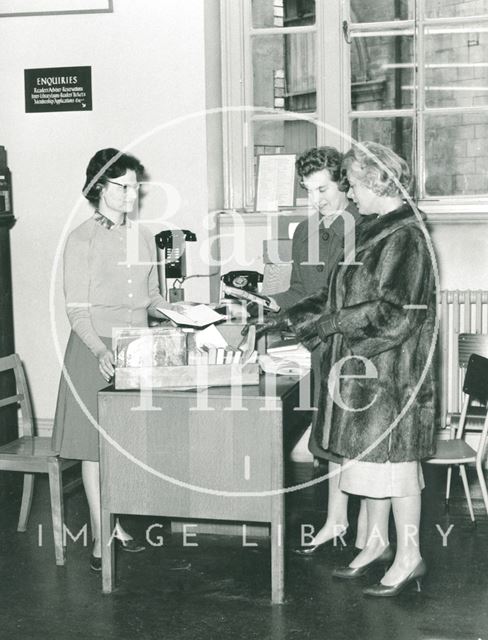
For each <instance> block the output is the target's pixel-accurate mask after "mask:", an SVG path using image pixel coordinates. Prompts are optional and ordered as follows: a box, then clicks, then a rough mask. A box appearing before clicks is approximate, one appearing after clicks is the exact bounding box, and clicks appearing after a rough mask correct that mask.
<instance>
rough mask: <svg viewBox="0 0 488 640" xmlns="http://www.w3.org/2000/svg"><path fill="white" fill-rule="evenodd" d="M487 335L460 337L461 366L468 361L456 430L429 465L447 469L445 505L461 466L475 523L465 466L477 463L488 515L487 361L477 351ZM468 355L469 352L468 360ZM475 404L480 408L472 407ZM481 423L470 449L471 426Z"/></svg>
mask: <svg viewBox="0 0 488 640" xmlns="http://www.w3.org/2000/svg"><path fill="white" fill-rule="evenodd" d="M487 340H488V336H483V335H471V336H467V335H466V334H463V335H460V337H459V361H460V364H461V365H462V363H463V362H465V361H466V360H467V369H466V375H465V377H464V383H463V388H462V390H463V394H464V401H463V405H462V410H461V414H460V416H459V419H458V421H457V422H458V424H457V426H456V427H455V429H453V428H452V429H451V439H450V440H444V441H441V442H439V443H438V446H437V451H436V454H435V456H434V457H432V458H429V459H428V460H426V462H428V463H430V464H436V465H444V466H447V467H448V477H447V486H446V505H447V504H448V502H449V494H450V485H451V471H452V466H453V465H457V466H459V473H460V475H461V479H462V482H463V486H464V492H465V494H466V500H467V502H468V508H469V514H470V516H471V520H472V521H473V522H474V521H475V517H474V511H473V504H472V501H471V495H470V492H469V484H468V479H467V475H466V465H467V464H474V465H475V467H476V473H477V475H478V480H479V483H480V487H481V492H482V495H483V501H484V503H485V508H486V511H487V513H488V491H487V487H486V480H485V476H484V473H483V460H484V454H485V449H486V441H487V436H488V409H487V401H488V358H485V357H483V356H481V355H478V353H476V351H477V350H481V351H483V352H484V351H485V348H486V344H487ZM467 352H469V353H470V355H469V359H467V357H466V356H467ZM473 401H474V402H475V403H476V402H478V403H479V405H478V406H477V405H476V404H473ZM480 423H481V433H480V436H479V440H478V445H477V447H476V449H474V448H473V447H472V446H470V445H469V444H468V443H467V442H466V440H465V439H464V438H465V435H466V430H467V427H468V426H469V425H472V426H474V430H475V431H479V427H480Z"/></svg>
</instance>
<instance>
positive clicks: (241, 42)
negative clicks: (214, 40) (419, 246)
mask: <svg viewBox="0 0 488 640" xmlns="http://www.w3.org/2000/svg"><path fill="white" fill-rule="evenodd" d="M220 5H221V36H222V62H223V64H222V106H223V111H224V113H223V142H224V149H223V152H224V207H225V208H226V209H241V210H253V207H252V205H253V202H254V168H253V163H254V149H253V140H252V129H251V127H252V120H253V119H256V120H267V121H269V120H278V121H284V120H292V119H296V118H297V117H298V118H299V119H307V120H311V121H312V122H315V123H316V124H317V144H318V145H324V144H328V145H332V146H335V147H337V148H339V149H340V150H341V151H345V150H347V148H348V147H349V146H350V145H349V142H350V140H351V138H350V135H351V128H352V127H351V122H352V119H355V118H358V117H360V118H366V117H382V116H383V117H388V116H390V117H391V116H394V115H396V116H411V117H412V118H413V121H414V122H413V127H414V142H413V144H414V151H413V153H414V157H415V160H414V164H415V165H416V170H417V171H416V172H417V178H418V183H419V185H422V186H421V189H422V190H423V188H424V184H425V180H424V178H425V175H424V171H425V151H424V145H423V144H422V141H423V140H424V132H425V118H426V117H427V116H430V115H435V114H436V113H442V114H456V113H465V112H466V108H465V107H439V108H426V107H425V89H424V88H425V83H424V71H425V68H424V65H423V64H419V65H417V76H416V83H417V86H418V90H417V91H416V92H415V94H414V103H413V108H411V109H401V110H400V109H398V110H397V109H394V110H382V111H371V112H367V111H352V108H351V90H350V87H351V73H350V44H348V43H347V42H346V37H345V34H344V33H343V28H344V26H345V25H347V30H348V35H349V37H350V38H351V39H352V38H354V37H359V36H358V34H359V35H361V34H362V35H364V34H365V33H371V34H376V33H380V32H381V33H384V31H385V30H389V31H391V32H392V33H394V34H398V33H400V32H403V31H409V32H410V35H412V34H413V35H412V37H414V38H415V39H416V42H414V60H413V64H414V65H416V64H417V59H416V56H417V52H419V59H420V58H421V57H423V51H424V48H423V42H424V28H423V27H424V26H425V27H426V28H429V27H430V28H431V29H435V28H436V27H437V28H440V27H444V28H452V29H454V28H455V27H462V26H466V25H469V24H473V25H476V26H479V23H480V17H479V16H473V17H467V18H463V17H460V18H458V17H455V18H452V17H449V18H426V17H425V15H424V0H415V9H414V10H415V13H414V16H413V19H409V20H402V21H394V22H393V21H390V22H386V21H385V22H371V23H351V20H350V15H349V6H350V1H349V0H316V21H315V25H310V26H305V27H268V28H253V26H252V0H239V1H236V0H220ZM326 5H327V7H326ZM483 23H484V24H483V26H486V27H487V28H488V17H487V18H484V19H483ZM475 30H477V29H475ZM306 32H315V38H316V44H315V47H316V78H317V83H316V91H317V107H316V111H315V112H314V113H307V114H306V116H305V114H295V113H294V112H290V111H282V110H279V111H278V110H272V109H259V108H254V107H253V69H252V39H253V38H254V37H256V36H259V35H284V34H288V33H306ZM327 60H334V61H335V63H336V64H334V65H328V64H327V63H326V61H327ZM243 105H244V106H243ZM468 110H469V111H470V112H473V113H479V112H483V113H485V112H486V113H487V120H488V106H487V107H485V108H483V107H471V108H469V109H468ZM253 111H260V112H261V111H262V113H260V114H257V115H255V116H252V115H251V114H252V113H253ZM321 123H327V128H325V126H324V124H321ZM329 127H330V128H329ZM339 132H343V134H342V135H341V134H340V133H339ZM417 132H418V135H417ZM419 195H420V196H421V197H419V198H418V200H416V202H417V204H418V206H419V207H420V208H422V209H423V210H424V211H426V213H429V214H431V216H432V217H433V218H438V219H439V220H445V219H448V218H449V217H450V216H452V215H455V214H457V213H458V214H462V217H463V219H464V220H465V221H468V216H467V215H466V214H472V215H471V218H472V222H477V221H479V220H480V218H483V219H484V217H485V216H484V215H483V214H486V216H488V194H481V195H469V196H468V195H466V196H461V195H451V196H427V197H425V196H424V194H423V193H419Z"/></svg>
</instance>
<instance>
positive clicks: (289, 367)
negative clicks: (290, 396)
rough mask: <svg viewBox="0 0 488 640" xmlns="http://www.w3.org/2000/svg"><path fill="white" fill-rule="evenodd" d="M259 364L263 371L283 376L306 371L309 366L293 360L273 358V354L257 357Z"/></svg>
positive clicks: (298, 374) (300, 373)
mask: <svg viewBox="0 0 488 640" xmlns="http://www.w3.org/2000/svg"><path fill="white" fill-rule="evenodd" d="M258 361H259V365H260V367H261V369H262V370H263V371H264V372H265V373H273V374H275V375H284V376H300V375H304V374H306V373H308V372H309V371H310V367H307V366H302V365H300V364H299V363H298V362H293V360H284V359H282V358H273V356H269V355H262V356H259V358H258Z"/></svg>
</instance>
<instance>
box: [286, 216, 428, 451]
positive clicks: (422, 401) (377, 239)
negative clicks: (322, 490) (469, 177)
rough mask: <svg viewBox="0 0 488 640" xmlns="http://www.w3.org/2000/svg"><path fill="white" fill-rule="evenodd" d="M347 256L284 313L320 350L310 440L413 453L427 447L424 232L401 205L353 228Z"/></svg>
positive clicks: (326, 446)
mask: <svg viewBox="0 0 488 640" xmlns="http://www.w3.org/2000/svg"><path fill="white" fill-rule="evenodd" d="M356 262H358V263H360V264H357V265H339V266H338V267H337V269H336V271H335V273H334V274H333V275H332V278H331V281H330V284H329V287H328V288H326V289H325V288H324V289H323V290H322V291H319V292H318V293H317V294H315V295H311V296H309V297H307V298H305V299H304V300H302V301H301V302H300V303H298V304H296V305H294V306H293V307H291V308H290V309H289V310H288V311H287V312H285V316H286V322H287V323H288V325H289V326H290V327H291V328H293V329H294V331H295V332H296V334H297V336H298V338H299V339H300V340H301V341H302V342H304V343H305V344H307V346H308V347H309V348H311V349H313V348H315V349H319V353H320V363H321V367H320V390H319V394H318V406H317V411H316V415H315V419H314V421H313V428H312V436H311V443H312V445H313V446H311V448H312V450H313V449H316V448H317V447H318V448H319V449H322V450H330V451H333V452H334V453H336V454H338V455H341V456H344V457H347V458H355V457H358V456H361V459H363V460H365V461H370V462H385V461H391V462H406V461H411V460H419V459H421V458H424V457H427V456H430V455H432V454H433V453H434V423H435V406H436V398H435V384H434V372H433V366H432V364H431V360H432V354H433V350H434V342H435V338H436V335H435V324H436V322H435V319H436V300H435V279H434V269H433V264H432V258H431V255H430V253H429V250H428V247H427V241H426V238H425V236H424V234H423V232H422V230H421V228H420V225H419V223H418V221H417V219H416V217H415V215H414V213H413V211H412V210H411V208H410V207H409V206H408V205H403V206H401V207H400V208H399V209H396V210H395V211H392V212H390V213H388V214H386V215H383V216H380V217H378V218H375V219H371V220H369V219H368V220H367V221H365V222H364V223H363V224H362V225H361V226H360V227H359V228H358V231H357V238H356ZM409 306H410V308H409Z"/></svg>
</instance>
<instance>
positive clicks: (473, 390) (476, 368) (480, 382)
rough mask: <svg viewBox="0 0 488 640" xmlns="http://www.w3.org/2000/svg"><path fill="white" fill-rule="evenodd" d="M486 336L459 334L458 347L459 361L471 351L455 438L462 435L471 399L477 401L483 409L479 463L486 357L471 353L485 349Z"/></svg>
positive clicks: (486, 398) (487, 386)
mask: <svg viewBox="0 0 488 640" xmlns="http://www.w3.org/2000/svg"><path fill="white" fill-rule="evenodd" d="M461 338H463V339H461ZM487 338H488V336H482V335H470V336H464V337H463V336H460V347H459V356H460V363H464V359H465V358H466V357H467V355H468V352H469V351H471V353H470V354H469V359H468V362H467V369H466V375H465V377H464V383H463V393H464V394H465V400H464V402H463V407H462V411H461V418H460V420H459V426H458V428H457V430H456V438H461V437H462V436H463V431H464V427H465V424H466V416H467V414H468V411H469V407H470V405H471V402H472V401H473V400H475V401H477V402H479V403H480V404H481V405H482V406H483V407H484V410H485V419H484V423H483V430H482V432H481V436H480V439H479V442H478V448H477V452H476V458H477V461H478V462H480V463H481V459H482V458H483V456H484V452H485V448H486V440H487V436H488V406H487V403H488V358H485V357H484V356H481V355H479V354H478V353H473V350H474V349H475V348H477V347H478V348H479V347H481V348H482V349H483V351H485V349H484V347H485V344H488V340H487ZM468 344H469V348H468V347H467V345H468ZM485 352H486V351H485Z"/></svg>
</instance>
